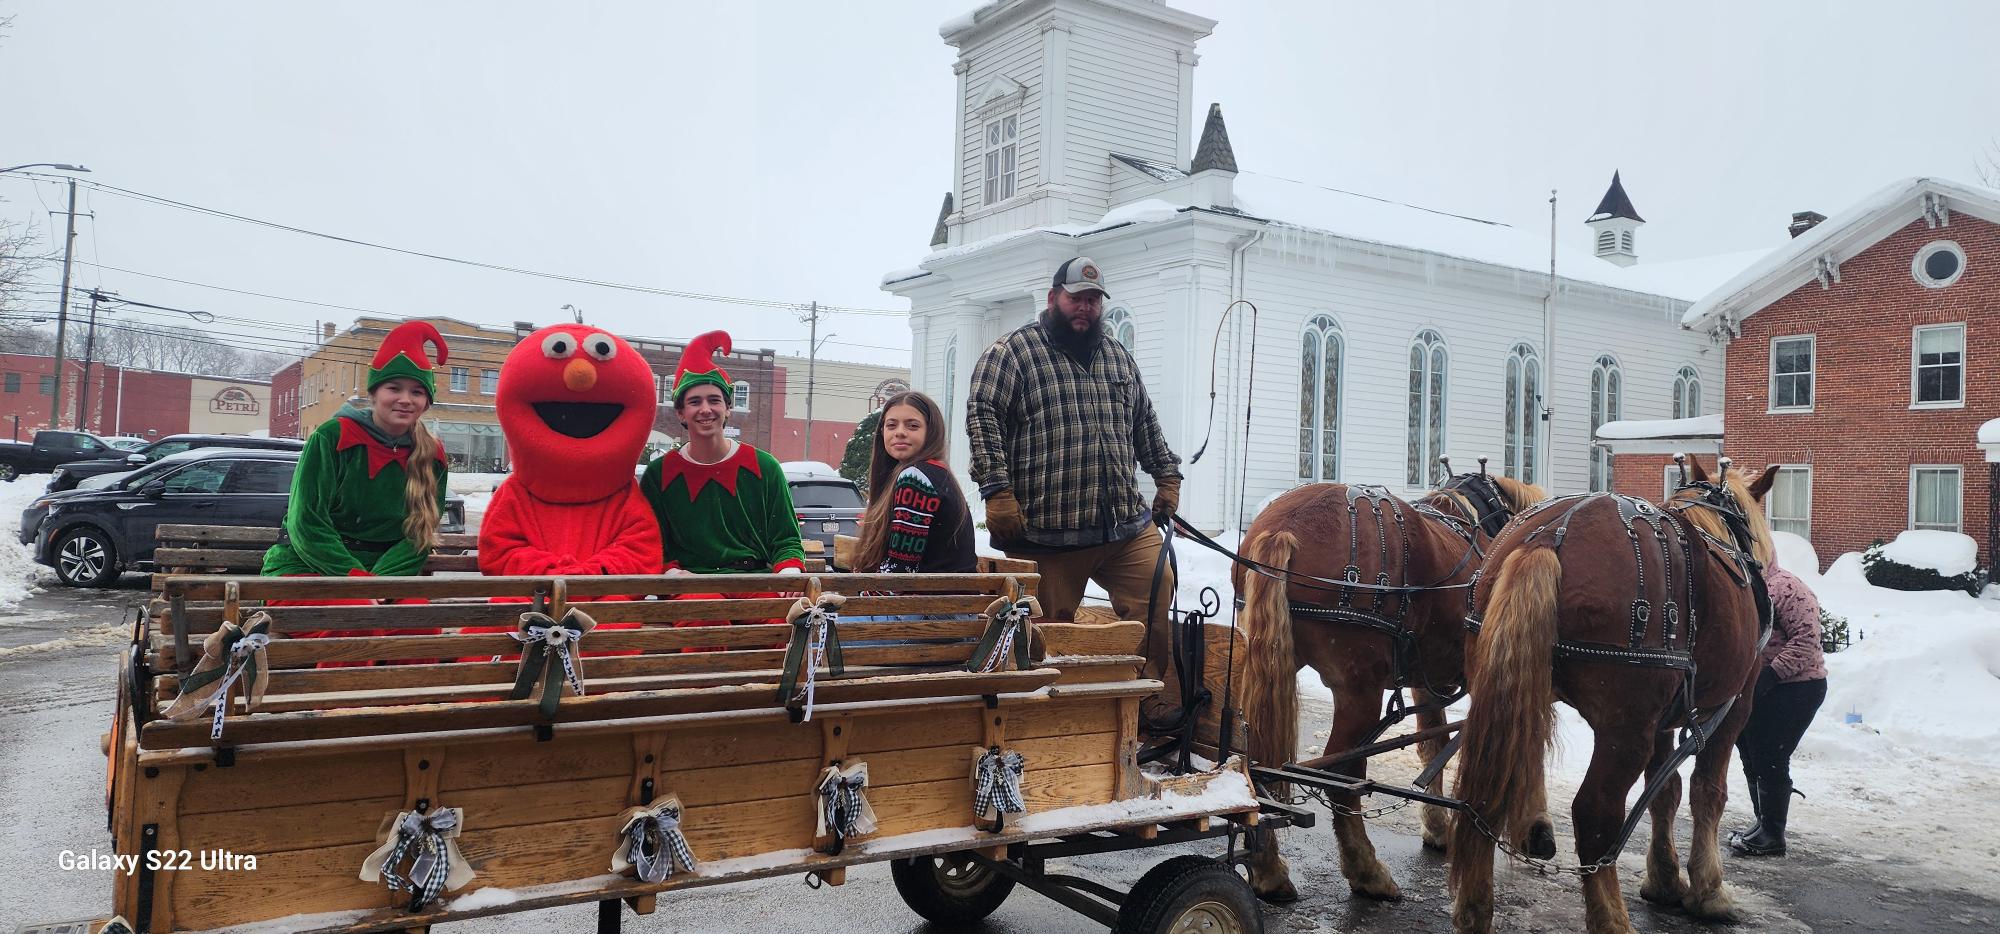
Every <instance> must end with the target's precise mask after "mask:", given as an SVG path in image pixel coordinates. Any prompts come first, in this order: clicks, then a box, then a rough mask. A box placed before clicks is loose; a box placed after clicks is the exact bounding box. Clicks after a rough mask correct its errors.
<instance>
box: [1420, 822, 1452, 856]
mask: <svg viewBox="0 0 2000 934" xmlns="http://www.w3.org/2000/svg"><path fill="white" fill-rule="evenodd" d="M1450 838H1451V837H1450V834H1449V833H1446V832H1443V831H1439V832H1432V830H1431V829H1430V828H1429V827H1425V828H1424V849H1426V850H1430V851H1432V852H1434V853H1443V852H1445V850H1446V844H1445V841H1446V840H1449V839H1450Z"/></svg>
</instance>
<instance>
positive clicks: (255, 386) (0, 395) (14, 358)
mask: <svg viewBox="0 0 2000 934" xmlns="http://www.w3.org/2000/svg"><path fill="white" fill-rule="evenodd" d="M55 372H56V370H55V359H54V358H53V357H47V356H42V355H39V354H0V438H14V439H17V440H22V441H26V440H28V439H29V438H32V437H33V436H34V433H35V432H36V431H39V430H40V429H43V428H48V427H51V425H52V424H53V422H54V420H53V419H52V418H51V417H50V416H51V414H52V412H53V410H54V407H55V384H56V380H55ZM63 372H64V374H65V377H66V379H65V382H66V383H67V386H66V387H65V388H64V393H65V398H64V400H63V401H64V407H65V408H66V409H68V412H67V413H66V414H65V416H64V418H63V419H62V420H61V421H62V424H63V426H64V427H76V428H81V429H83V430H85V431H89V432H93V433H96V434H99V435H105V436H110V435H136V436H138V437H142V438H164V437H166V436H167V435H174V434H184V433H187V432H190V431H193V432H211V433H218V434H243V435H247V434H251V433H253V432H262V431H266V430H268V429H269V428H270V408H271V407H270V404H269V403H270V391H271V384H270V383H269V382H268V381H265V380H254V379H236V378H233V377H222V376H202V375H198V374H192V373H167V372H160V371H154V370H139V369H132V368H128V367H118V366H111V365H108V364H102V363H99V364H94V365H92V366H91V367H90V376H89V379H88V381H87V382H86V380H85V378H84V368H83V364H81V363H79V362H77V361H75V360H64V361H63Z"/></svg>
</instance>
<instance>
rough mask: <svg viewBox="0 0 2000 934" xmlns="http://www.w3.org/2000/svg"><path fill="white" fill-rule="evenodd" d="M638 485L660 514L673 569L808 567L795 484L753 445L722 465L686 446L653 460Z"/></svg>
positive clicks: (734, 571) (718, 571)
mask: <svg viewBox="0 0 2000 934" xmlns="http://www.w3.org/2000/svg"><path fill="white" fill-rule="evenodd" d="M639 490H640V492H642V493H644V494H645V496H646V501H647V502H648V503H650V504H652V507H653V515H654V516H656V517H657V518H658V519H659V520H660V539H661V544H662V546H663V550H664V552H665V557H666V566H667V568H668V569H673V568H684V569H686V570H689V571H693V572H694V573H696V574H741V573H746V572H748V573H762V572H765V571H781V570H784V569H785V568H788V567H789V568H795V569H798V570H804V569H805V547H804V546H803V545H801V544H800V543H799V519H798V515H797V514H796V513H794V512H793V511H792V490H791V487H789V486H787V485H786V484H785V471H784V469H783V468H781V467H779V466H778V459H777V458H775V457H772V456H771V455H769V454H766V453H764V452H763V451H759V450H757V449H756V448H754V447H751V446H750V445H747V444H742V443H740V442H739V443H738V444H737V445H736V452H735V453H733V454H731V455H729V456H728V457H726V458H724V459H723V460H722V461H721V462H720V463H716V464H698V463H696V462H694V461H692V460H689V459H688V458H687V457H685V456H684V455H682V453H681V450H680V449H675V450H672V451H669V452H667V453H666V454H664V455H662V456H660V457H659V458H658V459H656V460H654V461H653V463H652V464H651V465H650V466H648V467H647V468H646V473H645V475H644V476H642V477H641V478H640V479H639Z"/></svg>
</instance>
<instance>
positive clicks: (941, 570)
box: [854, 392, 978, 574]
mask: <svg viewBox="0 0 2000 934" xmlns="http://www.w3.org/2000/svg"><path fill="white" fill-rule="evenodd" d="M944 425H945V422H944V418H943V417H942V415H941V414H940V413H939V411H938V405H937V403H936V402H933V401H931V397H929V396H926V395H924V394H923V393H921V392H903V393H897V394H896V395H894V396H891V397H889V402H888V404H886V405H884V406H883V407H882V421H881V422H880V423H879V424H878V425H877V426H876V429H875V446H874V454H873V456H872V457H870V458H869V462H868V491H869V499H868V512H867V513H866V515H865V516H864V518H863V520H862V525H861V543H860V547H859V548H858V549H857V550H856V552H855V559H854V569H855V570H856V571H860V572H862V573H870V572H876V573H885V574H916V573H925V574H969V573H972V572H974V571H976V570H978V557H977V556H976V555H975V554H974V553H973V549H972V513H971V511H970V510H969V509H968V508H967V507H966V504H965V494H964V493H962V492H960V491H959V488H958V481H957V480H955V479H953V477H952V475H951V469H950V468H949V467H947V466H945V458H946V457H948V456H949V454H948V453H947V451H946V448H945V431H944Z"/></svg>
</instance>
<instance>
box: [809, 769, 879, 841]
mask: <svg viewBox="0 0 2000 934" xmlns="http://www.w3.org/2000/svg"><path fill="white" fill-rule="evenodd" d="M867 787H868V763H866V762H857V763H855V764H854V765H852V766H849V767H847V768H845V769H843V768H841V767H840V766H839V765H838V764H835V765H829V766H827V767H826V771H824V772H821V773H820V779H819V802H820V812H819V815H818V818H819V819H818V826H817V827H816V828H815V829H816V832H817V835H818V836H831V837H832V838H833V841H832V842H831V843H830V844H828V846H827V849H825V850H824V851H823V852H825V853H826V854H827V855H828V856H839V855H840V851H841V850H843V849H846V847H847V838H849V837H858V836H861V835H862V834H869V833H874V832H875V809H874V808H872V807H870V806H869V805H868V798H867V797H866V796H864V795H863V794H862V793H861V792H862V789H864V788H867Z"/></svg>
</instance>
